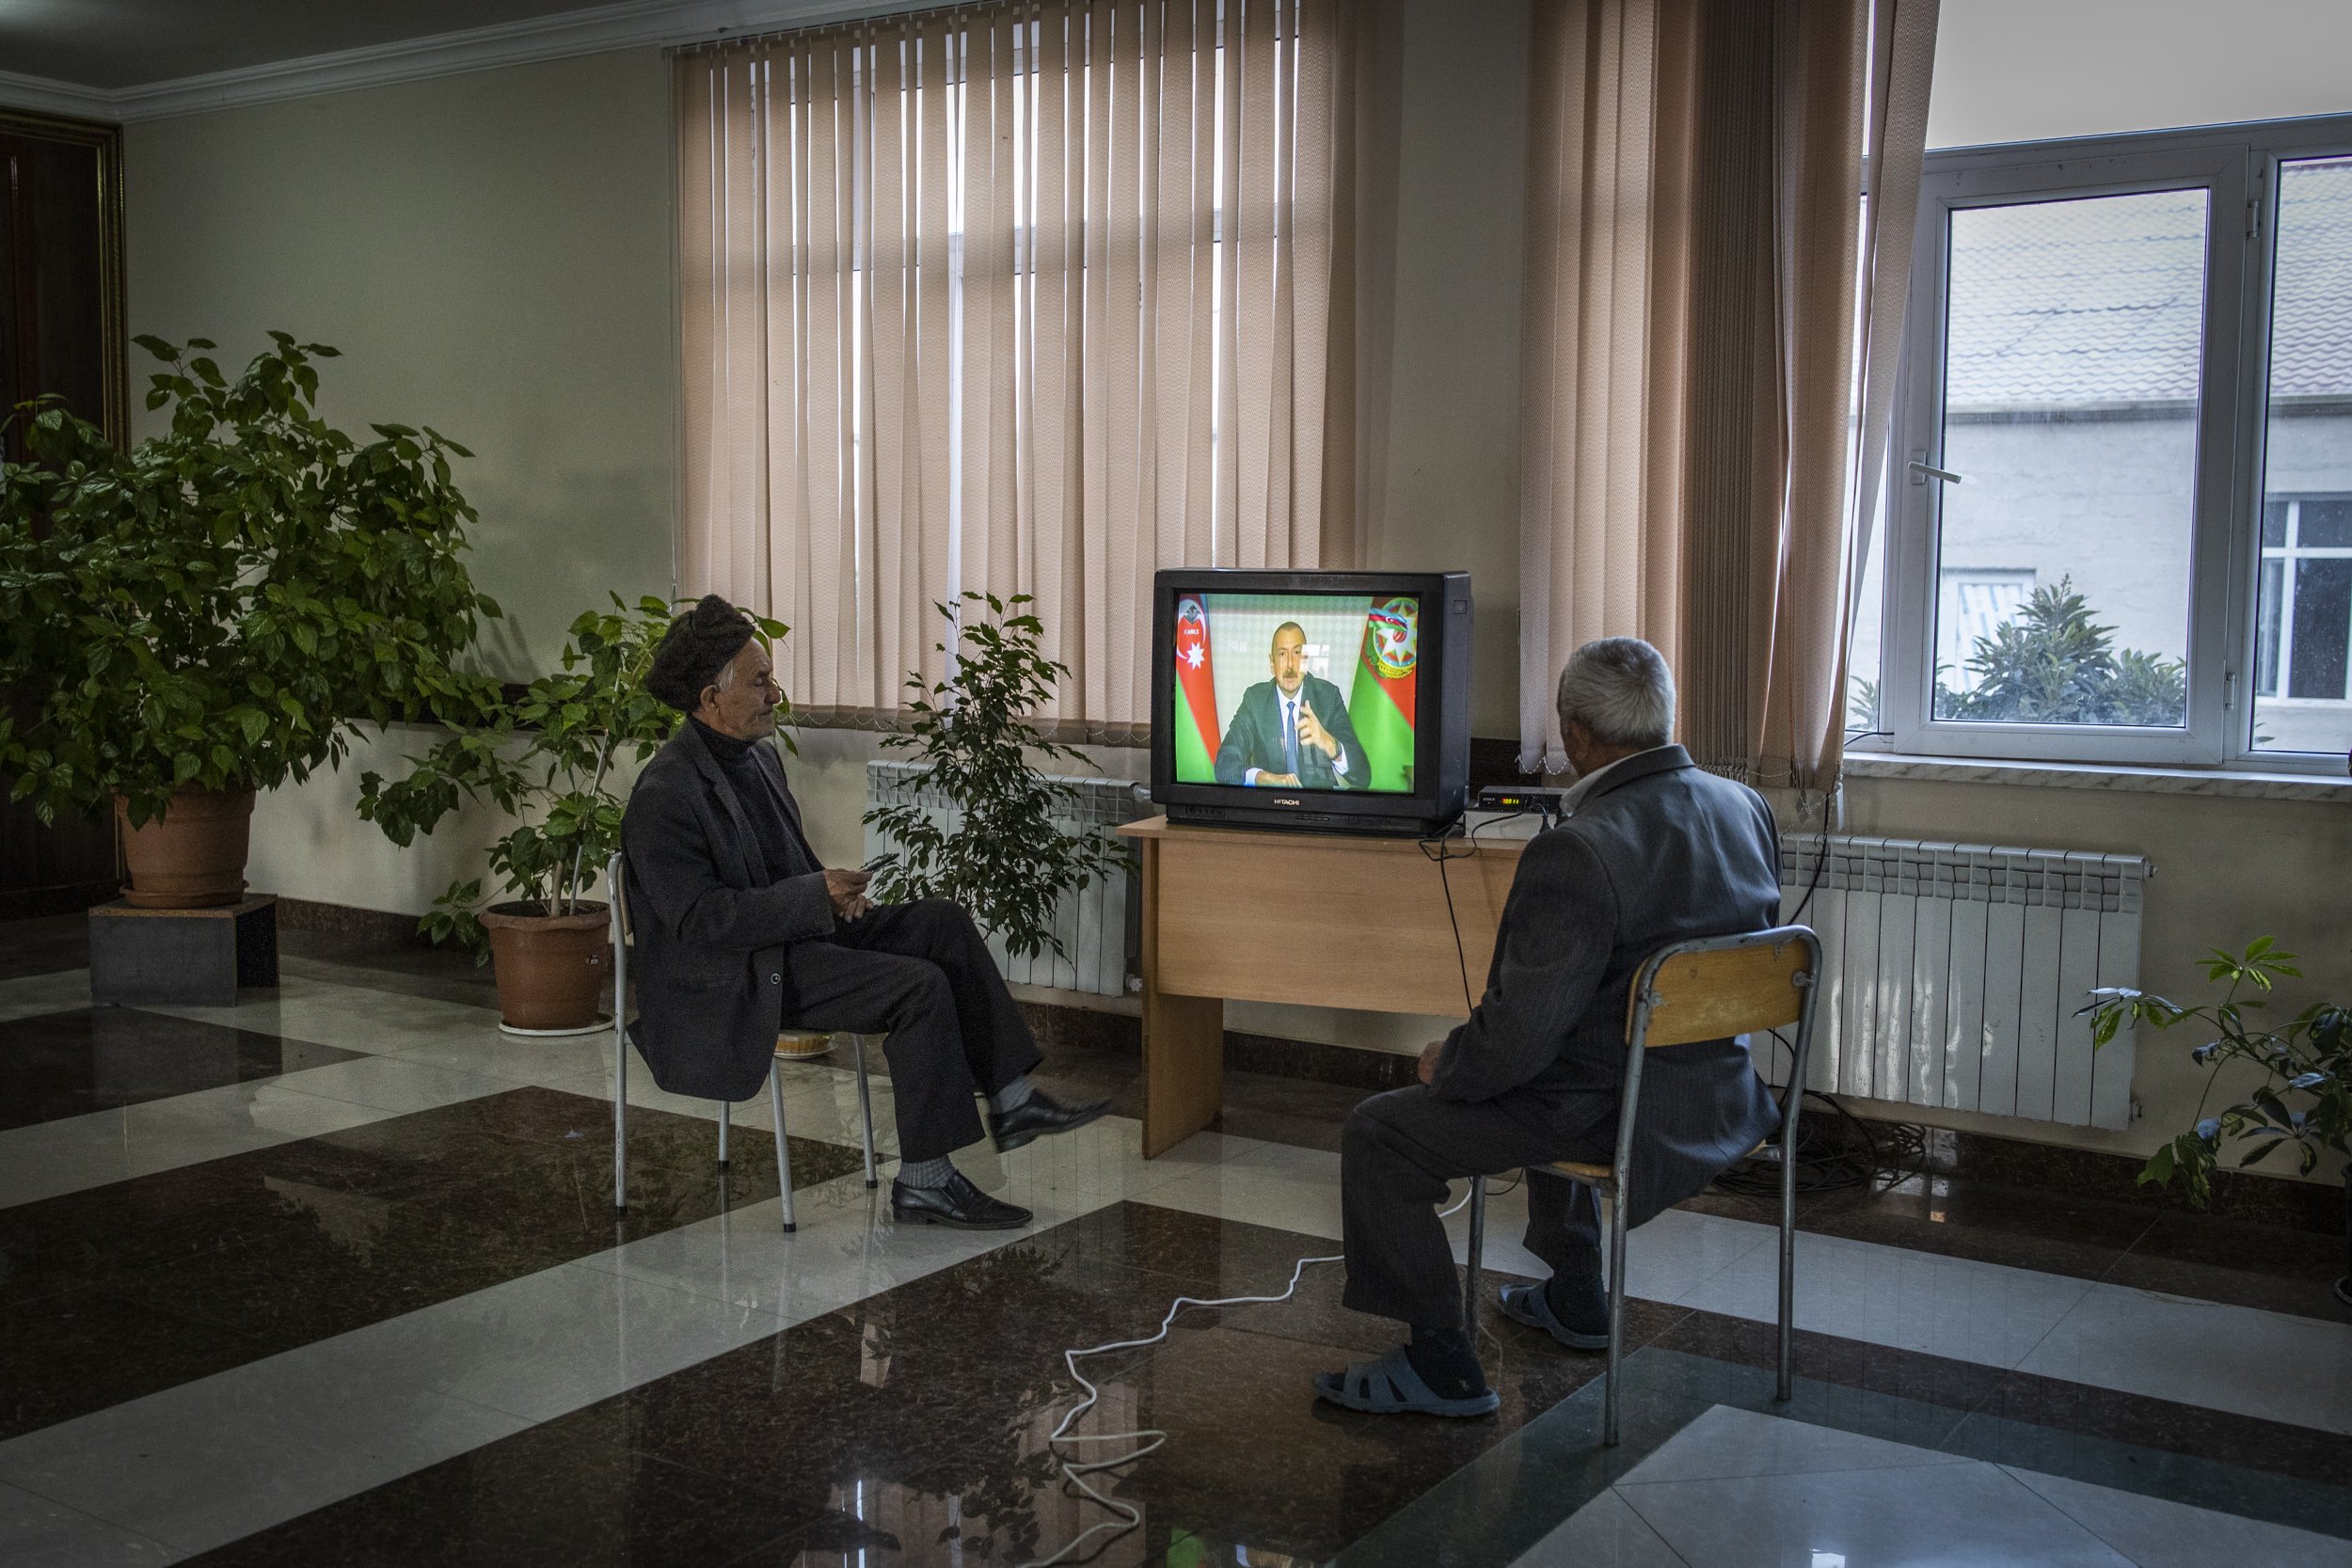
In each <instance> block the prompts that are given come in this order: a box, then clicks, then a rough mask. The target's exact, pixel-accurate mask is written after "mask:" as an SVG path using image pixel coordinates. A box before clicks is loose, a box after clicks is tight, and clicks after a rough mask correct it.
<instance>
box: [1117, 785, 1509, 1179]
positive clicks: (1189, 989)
mask: <svg viewBox="0 0 2352 1568" xmlns="http://www.w3.org/2000/svg"><path fill="white" fill-rule="evenodd" d="M1119 832H1120V836H1121V837H1123V838H1129V839H1133V840H1135V841H1136V848H1137V850H1138V851H1139V852H1140V854H1141V857H1142V860H1143V1153H1144V1157H1145V1158H1146V1159H1150V1158H1152V1156H1154V1155H1157V1154H1160V1153H1162V1152H1164V1151H1165V1150H1167V1149H1169V1148H1174V1147H1175V1146H1176V1145H1178V1144H1180V1143H1182V1142H1184V1140H1185V1139H1186V1138H1189V1137H1190V1136H1192V1135H1193V1134H1194V1133H1195V1132H1200V1130H1201V1129H1203V1128H1205V1127H1207V1126H1208V1125H1209V1122H1210V1120H1211V1118H1213V1117H1216V1114H1217V1111H1218V1109H1219V1108H1220V1107H1221V1106H1222V1105H1223V1104H1224V1100H1225V1003H1226V1000H1227V999H1228V998H1232V999H1234V1000H1237V1001H1244V1002H1289V1003H1295V1004H1299V1005H1302V1006H1315V1007H1350V1008H1355V1009H1357V1010H1359V1011H1363V1012H1379V1013H1437V1014H1452V1015H1465V1014H1467V1013H1468V1011H1469V1006H1468V1004H1467V1003H1466V1002H1465V1001H1464V1000H1463V991H1464V982H1463V977H1464V974H1466V973H1467V974H1468V976H1469V987H1468V989H1469V990H1470V993H1471V994H1472V995H1475V994H1476V993H1477V992H1478V991H1480V990H1483V989H1485V986H1486V966H1487V964H1488V962H1489V960H1490V959H1491V958H1493V955H1494V946H1495V927H1496V925H1497V923H1498V922H1499V921H1500V920H1501V919H1502V902H1503V899H1504V898H1505V897H1506V896H1507V895H1509V893H1510V891H1511V879H1512V877H1513V875H1514V874H1516V873H1517V871H1518V863H1519V851H1520V850H1521V849H1523V848H1524V847H1526V842H1525V841H1524V840H1522V839H1487V840H1483V841H1481V842H1480V843H1479V844H1478V845H1477V846H1476V847H1475V851H1474V852H1473V851H1472V849H1471V847H1470V846H1468V845H1467V844H1466V843H1465V842H1464V841H1463V840H1461V839H1451V840H1448V841H1447V845H1446V847H1447V850H1448V852H1449V854H1450V855H1451V856H1452V857H1454V858H1451V859H1449V860H1448V861H1447V862H1446V863H1445V864H1444V865H1443V866H1442V867H1441V866H1440V865H1439V864H1438V863H1437V862H1436V861H1435V860H1433V859H1431V858H1430V856H1429V854H1428V853H1427V852H1425V851H1424V850H1423V849H1422V847H1421V845H1420V844H1419V843H1418V842H1416V841H1415V840H1412V839H1409V838H1357V837H1351V836H1348V835H1345V834H1340V833H1280V832H1256V831H1252V830H1247V829H1236V828H1206V827H1191V826H1179V825H1172V824H1170V823H1169V822H1168V818H1167V817H1165V816H1152V817H1146V818H1145V819H1143V820H1142V821H1139V822H1130V823H1127V824H1126V825H1125V826H1123V827H1121V828H1120V830H1119ZM1449 891H1450V892H1451V894H1452V897H1453V912H1454V919H1449V918H1448V916H1447V912H1446V902H1447V895H1448V893H1449ZM1456 919H1458V920H1459V922H1460V924H1461V946H1460V948H1459V950H1458V951H1457V949H1456V948H1455V946H1454V920H1456Z"/></svg>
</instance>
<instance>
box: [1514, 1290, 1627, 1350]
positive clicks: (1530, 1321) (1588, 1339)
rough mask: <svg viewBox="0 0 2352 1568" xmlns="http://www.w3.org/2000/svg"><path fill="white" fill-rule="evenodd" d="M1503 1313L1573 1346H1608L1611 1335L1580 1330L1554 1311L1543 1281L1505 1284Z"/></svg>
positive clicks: (1581, 1348) (1599, 1347)
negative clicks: (1580, 1331)
mask: <svg viewBox="0 0 2352 1568" xmlns="http://www.w3.org/2000/svg"><path fill="white" fill-rule="evenodd" d="M1499 1301H1500V1305H1501V1306H1502V1315H1503V1316H1504V1317H1506V1318H1508V1319H1510V1320H1511V1321H1512V1322H1513V1323H1525V1324H1526V1325H1527V1326H1528V1327H1530V1328H1540V1329H1542V1330H1543V1331H1544V1332H1545V1333H1546V1334H1549V1335H1550V1336H1551V1337H1552V1338H1555V1339H1557V1340H1559V1341H1560V1342H1561V1343H1562V1344H1564V1345H1565V1346H1567V1347H1568V1348H1569V1349H1570V1350H1607V1349H1608V1348H1609V1335H1608V1332H1607V1331H1606V1330H1604V1331H1602V1332H1601V1333H1598V1334H1579V1333H1578V1332H1577V1331H1576V1330H1574V1329H1572V1328H1570V1327H1569V1326H1568V1325H1567V1324H1565V1323H1562V1322H1561V1321H1560V1318H1559V1315H1558V1314H1557V1313H1555V1312H1553V1311H1552V1309H1551V1303H1550V1302H1549V1301H1547V1300H1545V1299H1544V1288H1543V1287H1542V1286H1541V1285H1505V1286H1504V1287H1503V1288H1502V1291H1501V1293H1500V1296H1499Z"/></svg>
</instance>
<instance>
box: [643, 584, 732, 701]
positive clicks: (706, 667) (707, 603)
mask: <svg viewBox="0 0 2352 1568" xmlns="http://www.w3.org/2000/svg"><path fill="white" fill-rule="evenodd" d="M756 629H757V628H755V626H753V625H752V621H751V617H750V616H748V615H746V614H745V613H743V611H741V610H738V609H736V608H735V607H734V606H733V605H731V604H729V603H727V602H726V600H724V599H723V598H721V597H719V595H718V594H704V595H703V599H702V602H701V603H700V604H697V605H696V606H695V607H694V608H693V609H691V610H688V611H687V612H686V613H685V614H683V615H681V616H679V617H678V618H677V619H676V620H675V621H673V622H671V623H670V629H669V630H668V631H665V632H663V633H662V634H661V641H660V643H659V644H658V645H657V646H656V647H655V648H654V651H653V668H652V669H650V670H648V671H646V672H645V689H646V690H648V691H650V692H652V693H653V694H654V695H655V696H656V697H659V698H660V699H661V701H663V702H665V703H667V704H669V705H671V706H672V707H674V708H675V709H677V710H678V711H679V712H680V713H691V712H693V711H694V710H695V709H696V708H697V707H699V706H701V705H702V700H703V688H705V687H707V686H709V685H712V684H713V683H715V682H716V681H717V680H718V678H719V672H720V671H722V670H723V669H725V668H726V667H727V664H728V663H729V661H731V660H732V659H733V658H734V657H735V656H736V655H737V654H739V653H741V652H742V651H743V644H744V643H746V642H749V641H751V640H752V636H753V633H754V632H755V630H756Z"/></svg>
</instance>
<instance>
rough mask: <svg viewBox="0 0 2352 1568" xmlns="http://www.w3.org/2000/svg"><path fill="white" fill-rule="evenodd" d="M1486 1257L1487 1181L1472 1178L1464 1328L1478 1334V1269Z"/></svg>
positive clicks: (1463, 1284)
mask: <svg viewBox="0 0 2352 1568" xmlns="http://www.w3.org/2000/svg"><path fill="white" fill-rule="evenodd" d="M1485 1260H1486V1178H1485V1177H1483V1176H1473V1177H1471V1178H1470V1261H1469V1266H1468V1267H1466V1268H1465V1269H1464V1270H1463V1271H1462V1326H1463V1327H1465V1328H1467V1329H1469V1330H1470V1335H1471V1337H1472V1338H1473V1340H1474V1339H1475V1338H1476V1336H1477V1334H1478V1269H1479V1265H1480V1264H1481V1263H1483V1262H1484V1261H1485Z"/></svg>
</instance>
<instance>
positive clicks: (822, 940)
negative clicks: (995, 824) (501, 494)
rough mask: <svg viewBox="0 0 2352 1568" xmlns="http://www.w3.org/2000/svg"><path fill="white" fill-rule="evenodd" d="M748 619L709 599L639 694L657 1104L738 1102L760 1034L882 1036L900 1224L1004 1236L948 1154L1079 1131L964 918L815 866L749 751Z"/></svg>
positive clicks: (767, 684)
mask: <svg viewBox="0 0 2352 1568" xmlns="http://www.w3.org/2000/svg"><path fill="white" fill-rule="evenodd" d="M754 629H755V628H754V627H753V626H752V624H751V622H750V620H749V619H747V618H746V617H745V616H744V614H743V613H742V612H741V611H740V610H737V609H736V608H735V607H734V606H732V605H730V604H728V603H727V602H726V601H725V600H724V599H722V598H720V597H718V596H717V595H716V594H713V595H711V596H709V597H707V598H706V599H704V600H703V601H702V602H701V603H700V604H698V605H696V606H695V607H694V608H693V609H692V610H689V611H688V612H687V613H685V614H683V615H680V616H679V617H678V618H677V619H676V620H675V621H673V622H672V623H671V624H670V629H669V631H668V632H667V634H666V635H664V637H663V638H662V641H661V643H660V647H659V648H658V649H657V650H656V652H655V655H654V661H653V668H652V671H651V673H649V674H648V675H647V676H646V680H645V687H646V689H647V690H649V691H650V692H652V693H653V695H654V696H656V697H659V698H660V699H661V701H663V702H665V703H667V704H669V705H671V706H673V707H675V708H677V709H679V710H680V711H681V712H683V713H685V714H686V715H687V720H686V722H685V723H683V724H680V725H679V726H678V729H677V733H676V734H675V736H672V737H671V738H670V741H669V743H668V744H667V745H665V746H664V747H662V749H661V751H660V752H659V753H658V754H657V755H656V756H655V757H654V759H653V760H652V761H651V762H649V763H648V764H646V766H645V770H644V773H643V774H642V775H641V776H640V777H639V778H638V781H637V787H636V788H635V790H634V791H632V792H631V793H630V795H629V801H628V815H627V816H626V817H625V818H624V819H623V821H622V825H621V840H622V846H623V848H624V850H625V854H626V860H627V865H628V879H629V887H628V898H629V907H630V910H631V911H632V913H633V915H634V924H635V930H636V938H637V946H638V967H637V970H636V972H635V973H636V974H637V976H638V982H637V986H638V991H637V996H638V1019H637V1023H636V1026H635V1027H634V1029H633V1030H632V1031H631V1035H632V1037H633V1038H634V1039H635V1040H636V1042H637V1048H638V1050H639V1051H640V1052H641V1053H644V1058H645V1064H646V1066H648V1067H650V1068H651V1069H653V1076H654V1082H655V1083H657V1084H659V1085H661V1086H662V1087H663V1088H665V1089H667V1090H669V1091H670V1092H672V1093H673V1094H688V1095H697V1096H707V1097H708V1098H710V1099H714V1100H745V1099H748V1098H750V1097H751V1096H752V1095H754V1094H756V1093H757V1092H759V1086H760V1085H761V1083H762V1082H763V1081H764V1080H765V1079H766V1077H767V1075H768V1072H769V1069H770V1067H771V1064H772V1062H773V1060H774V1053H775V1043H776V1032H777V1030H778V1029H779V1028H780V1027H783V1026H785V1025H787V1024H789V1025H791V1026H794V1027H798V1028H804V1029H839V1030H847V1031H851V1032H855V1033H859V1034H868V1033H882V1034H886V1035H887V1038H886V1039H885V1040H884V1042H883V1045H882V1050H883V1053H885V1054H886V1055H887V1057H888V1058H889V1061H890V1083H891V1088H892V1091H893V1094H894V1097H895V1100H896V1102H897V1105H898V1154H899V1164H898V1178H897V1179H896V1180H893V1181H892V1182H891V1184H890V1212H891V1215H892V1217H893V1218H895V1219H897V1220H899V1221H901V1222H910V1221H911V1222H917V1223H923V1224H930V1225H946V1226H954V1227H960V1228H965V1229H1010V1228H1014V1227H1020V1226H1024V1225H1026V1224H1028V1223H1029V1220H1030V1217H1031V1216H1030V1213H1029V1212H1028V1211H1027V1210H1025V1209H1022V1208H1018V1207H1016V1206H1014V1205H1012V1204H1009V1203H1004V1202H1000V1201H999V1200H997V1199H995V1198H993V1197H991V1196H989V1195H988V1194H986V1193H984V1192H982V1191H980V1189H979V1188H978V1187H977V1186H975V1185H974V1184H973V1183H972V1180H971V1179H970V1178H968V1177H966V1176H965V1175H964V1174H963V1173H962V1172H961V1171H959V1170H957V1169H956V1167H955V1164H954V1163H953V1162H952V1161H950V1160H949V1158H948V1155H949V1153H950V1151H951V1150H954V1149H957V1148H961V1147H962V1146H964V1145H965V1144H968V1143H971V1142H974V1141H975V1140H977V1138H978V1137H979V1136H980V1132H981V1122H980V1117H979V1114H978V1113H977V1110H976V1109H975V1108H974V1106H973V1097H974V1096H975V1095H976V1094H984V1095H986V1096H987V1097H988V1102H989V1113H988V1128H987V1130H988V1132H989V1134H990V1135H991V1136H992V1137H993V1139H994V1141H995V1144H996V1147H997V1148H999V1149H1001V1150H1010V1149H1014V1148H1020V1147H1021V1146H1022V1145H1023V1144H1025V1143H1028V1142H1029V1141H1030V1140H1032V1139H1034V1138H1036V1137H1037V1136H1039V1135H1040V1134H1041V1133H1045V1132H1066V1131H1068V1130H1069V1129H1071V1128H1073V1127H1077V1126H1081V1125H1083V1124H1084V1123H1087V1122H1089V1121H1092V1120H1093V1119H1095V1118H1096V1117H1099V1116H1101V1115H1102V1114H1103V1113H1104V1110H1106V1109H1107V1108H1108V1102H1107V1101H1104V1102H1102V1103H1099V1104H1093V1105H1083V1106H1066V1105H1062V1104H1059V1103H1057V1101H1054V1100H1053V1099H1052V1098H1051V1097H1050V1096H1048V1095H1046V1094H1045V1093H1044V1092H1043V1091H1041V1090H1040V1089H1038V1088H1037V1087H1036V1086H1035V1085H1032V1084H1031V1083H1030V1081H1029V1076H1028V1075H1029V1071H1030V1069H1033V1068H1035V1067H1036V1066H1037V1065H1038V1062H1039V1061H1040V1060H1041V1057H1040V1055H1039V1053H1038V1048H1037V1040H1036V1037H1034V1036H1033V1035H1031V1033H1030V1032H1029V1028H1028V1025H1027V1024H1026V1023H1025V1022H1023V1020H1022V1017H1021V1010H1020V1008H1019V1007H1018V1006H1015V1005H1014V1003H1013V1000H1012V997H1011V995H1010V993H1009V992H1008V991H1007V990H1006V989H1005V982H1004V980H1003V978H1002V977H1001V976H1000V975H999V974H997V973H996V966H995V963H994V961H993V959H992V958H990V957H989V952H988V947H987V944H986V943H985V942H982V941H981V939H980V934H979V932H978V931H977V929H975V928H974V927H973V924H972V919H971V916H969V915H968V914H966V913H965V912H964V911H962V909H961V908H960V907H958V906H957V905H955V904H952V903H948V902H946V901H945V900H942V899H924V900H922V901H920V902H917V903H914V904H906V905H892V906H880V907H878V906H876V905H875V904H873V903H871V902H869V901H868V900H867V898H866V881H867V879H868V876H869V874H868V873H866V872H864V871H836V870H829V869H827V868H826V866H825V864H824V863H823V862H822V861H821V860H819V859H818V855H817V852H816V850H815V849H814V848H813V847H811V846H810V844H809V841H808V836H807V834H806V833H805V832H803V831H802V827H801V810H800V806H799V805H798V804H797V803H796V802H795V801H794V800H793V799H792V791H791V789H790V788H789V787H788V786H787V784H786V782H785V776H784V765H783V764H782V763H781V762H779V761H778V760H777V757H776V752H775V749H774V748H773V747H771V746H769V745H767V744H765V742H766V740H767V738H768V737H769V736H771V735H773V734H774V733H775V727H776V720H775V707H776V698H777V696H778V694H779V693H778V691H777V689H776V684H775V680H774V676H773V670H772V667H771V664H770V661H769V656H768V650H767V648H766V647H765V646H764V645H763V644H762V643H761V642H760V641H759V640H758V639H757V638H756V637H755V636H754V635H753V633H754Z"/></svg>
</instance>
